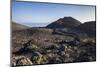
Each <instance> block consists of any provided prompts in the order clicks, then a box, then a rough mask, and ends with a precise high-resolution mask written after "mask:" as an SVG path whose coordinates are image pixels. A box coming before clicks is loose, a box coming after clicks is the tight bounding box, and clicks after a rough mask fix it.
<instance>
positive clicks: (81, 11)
mask: <svg viewBox="0 0 100 67" xmlns="http://www.w3.org/2000/svg"><path fill="white" fill-rule="evenodd" d="M67 16H71V17H73V18H75V19H77V20H79V21H80V22H82V23H84V22H87V21H95V6H86V5H84V6H83V5H72V4H54V3H38V2H20V1H17V2H15V1H13V2H12V21H15V22H18V23H51V22H53V21H56V20H58V19H59V18H63V17H67Z"/></svg>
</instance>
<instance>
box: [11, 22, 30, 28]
mask: <svg viewBox="0 0 100 67" xmlns="http://www.w3.org/2000/svg"><path fill="white" fill-rule="evenodd" d="M27 28H29V27H28V26H25V25H22V24H18V23H16V22H12V30H22V29H27Z"/></svg>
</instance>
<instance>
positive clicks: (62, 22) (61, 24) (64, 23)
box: [47, 17, 81, 28]
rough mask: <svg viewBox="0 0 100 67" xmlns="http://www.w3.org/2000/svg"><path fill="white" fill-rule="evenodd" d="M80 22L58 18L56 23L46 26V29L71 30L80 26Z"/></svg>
mask: <svg viewBox="0 0 100 67" xmlns="http://www.w3.org/2000/svg"><path fill="white" fill-rule="evenodd" d="M80 24H81V22H80V21H78V20H76V19H74V18H72V17H64V18H60V19H58V20H57V21H54V22H52V23H51V24H49V25H47V28H72V27H76V26H78V25H80Z"/></svg>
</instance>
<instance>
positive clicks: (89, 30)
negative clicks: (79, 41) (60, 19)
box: [69, 21, 96, 37]
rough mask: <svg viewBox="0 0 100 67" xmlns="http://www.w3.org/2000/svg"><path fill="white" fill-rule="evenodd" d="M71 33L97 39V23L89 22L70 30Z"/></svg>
mask: <svg viewBox="0 0 100 67" xmlns="http://www.w3.org/2000/svg"><path fill="white" fill-rule="evenodd" d="M69 32H71V33H76V34H80V35H83V34H85V33H86V34H87V35H88V36H90V37H95V36H96V21H89V22H85V23H83V24H81V25H79V26H77V27H74V28H72V29H70V30H69Z"/></svg>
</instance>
